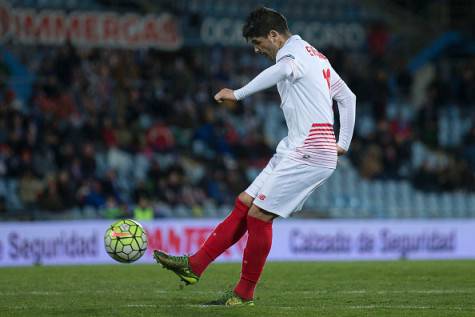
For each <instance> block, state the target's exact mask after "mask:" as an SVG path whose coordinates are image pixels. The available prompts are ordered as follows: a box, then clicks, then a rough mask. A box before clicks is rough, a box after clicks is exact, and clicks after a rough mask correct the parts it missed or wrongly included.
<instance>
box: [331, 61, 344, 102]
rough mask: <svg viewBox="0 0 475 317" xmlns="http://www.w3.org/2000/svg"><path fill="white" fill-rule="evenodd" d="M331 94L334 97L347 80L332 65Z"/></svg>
mask: <svg viewBox="0 0 475 317" xmlns="http://www.w3.org/2000/svg"><path fill="white" fill-rule="evenodd" d="M330 72H331V73H330V96H331V97H332V99H334V97H335V95H336V94H337V93H338V92H339V91H340V89H342V87H343V85H345V82H344V81H343V80H342V79H341V77H340V75H338V73H337V72H336V71H335V70H334V69H333V67H331V66H330Z"/></svg>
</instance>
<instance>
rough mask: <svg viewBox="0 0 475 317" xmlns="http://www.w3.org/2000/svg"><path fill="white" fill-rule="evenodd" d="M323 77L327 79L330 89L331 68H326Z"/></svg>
mask: <svg viewBox="0 0 475 317" xmlns="http://www.w3.org/2000/svg"><path fill="white" fill-rule="evenodd" d="M322 72H323V78H325V80H326V81H327V85H328V89H330V68H327V69H324V70H323V71H322Z"/></svg>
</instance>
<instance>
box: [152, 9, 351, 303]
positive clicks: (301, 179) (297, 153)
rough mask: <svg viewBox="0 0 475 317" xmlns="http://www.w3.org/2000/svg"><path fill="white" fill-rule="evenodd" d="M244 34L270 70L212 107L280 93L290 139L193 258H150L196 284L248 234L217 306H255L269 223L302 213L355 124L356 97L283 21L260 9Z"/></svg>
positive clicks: (342, 150)
mask: <svg viewBox="0 0 475 317" xmlns="http://www.w3.org/2000/svg"><path fill="white" fill-rule="evenodd" d="M242 33H243V36H244V37H245V38H246V40H247V41H249V42H251V43H252V45H253V46H254V51H255V52H256V53H258V54H263V55H265V56H267V57H268V58H270V59H271V60H272V61H275V64H274V65H272V66H271V67H269V68H267V69H265V70H264V71H263V72H261V73H260V74H259V75H257V77H255V78H254V79H253V80H251V81H250V82H249V83H248V84H247V85H245V86H244V87H242V88H240V89H237V90H231V89H228V88H224V89H222V90H221V91H219V92H218V93H217V94H216V95H215V96H214V98H215V100H216V101H217V102H223V101H236V100H241V99H243V98H245V97H247V96H249V95H252V94H254V93H256V92H258V91H261V90H264V89H266V88H269V87H272V86H274V85H277V89H278V92H279V94H280V97H281V99H282V103H281V106H280V107H281V108H282V111H283V112H284V116H285V121H286V123H287V127H288V136H287V137H285V138H284V139H283V140H282V141H280V143H279V145H278V146H277V150H276V153H275V154H274V156H273V157H272V158H271V160H270V161H269V163H268V164H267V166H266V167H265V168H264V170H263V171H262V172H261V173H260V174H259V175H258V176H257V177H256V179H255V180H254V182H253V183H252V184H251V185H250V186H249V187H248V188H247V189H246V190H245V191H244V192H242V193H241V194H239V196H238V197H237V199H236V202H235V206H234V209H233V210H232V211H231V213H230V214H229V215H228V217H227V218H226V219H224V221H223V222H221V223H220V224H219V225H218V226H217V227H216V228H215V229H214V231H213V232H212V233H211V235H210V236H209V237H208V239H207V240H206V241H205V243H204V244H203V245H202V246H201V248H200V249H199V250H198V251H197V252H196V253H195V254H193V255H191V256H171V255H168V254H166V253H165V252H162V251H154V257H155V259H156V261H157V262H158V263H160V264H161V265H162V266H163V267H165V268H167V269H169V270H172V271H173V272H175V273H176V274H177V275H178V276H179V277H180V279H181V280H182V281H184V282H185V283H186V284H195V283H197V282H198V281H199V279H200V276H201V275H202V273H203V272H204V271H205V269H206V268H207V267H208V265H209V264H210V263H211V262H213V261H214V260H215V259H216V258H217V257H218V256H219V255H220V254H222V253H223V252H224V251H225V250H226V249H228V248H229V247H230V246H232V245H233V244H234V243H236V242H237V241H238V240H239V239H240V238H241V237H242V236H243V235H244V233H245V232H246V231H247V232H248V239H247V244H246V247H245V249H244V255H243V261H242V271H241V277H240V280H239V282H238V283H237V285H236V287H235V288H234V290H232V291H228V292H226V293H225V294H224V295H223V297H222V298H220V299H218V300H217V301H214V302H211V304H217V305H254V302H253V298H254V289H255V288H256V284H257V282H258V281H259V278H260V276H261V273H262V270H263V268H264V264H265V263H266V259H267V255H268V254H269V251H270V249H271V244H272V221H273V220H274V219H275V218H276V217H283V218H287V217H289V216H290V215H291V214H292V213H294V212H296V211H299V210H301V209H302V206H303V204H304V202H305V201H306V200H307V198H308V197H309V196H310V195H311V194H312V193H313V192H314V191H315V189H316V188H318V187H319V186H321V185H322V184H323V183H324V182H325V181H326V180H327V179H328V178H329V177H330V175H332V173H333V171H334V170H335V168H336V165H337V156H338V155H343V154H345V153H346V152H347V150H348V147H349V145H350V141H351V138H352V135H353V128H354V124H355V108H356V97H355V95H354V94H353V93H352V92H351V90H350V89H349V88H348V86H347V85H346V84H345V82H344V81H343V80H342V79H341V78H340V76H338V74H337V73H336V72H335V70H334V69H333V68H332V67H331V65H330V63H329V61H328V59H327V58H326V57H325V56H324V55H323V54H322V53H320V52H319V51H318V50H316V49H315V48H314V47H313V46H312V45H310V44H309V43H307V42H306V41H304V40H303V39H302V38H300V36H298V35H292V34H291V33H290V31H289V28H288V26H287V21H286V19H285V18H284V16H283V15H281V14H280V13H278V12H276V11H274V10H272V9H268V8H265V7H261V8H258V9H256V10H254V11H253V12H251V13H250V15H249V16H248V17H247V19H246V23H245V24H244V26H243V30H242ZM333 100H336V102H337V104H338V109H339V112H340V131H339V137H338V143H337V142H336V139H335V135H334V132H333V121H334V116H333V109H332V105H333Z"/></svg>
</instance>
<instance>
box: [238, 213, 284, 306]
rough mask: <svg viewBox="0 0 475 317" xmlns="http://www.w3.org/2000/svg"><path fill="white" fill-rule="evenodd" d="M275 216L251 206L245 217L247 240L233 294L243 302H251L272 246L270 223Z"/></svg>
mask: <svg viewBox="0 0 475 317" xmlns="http://www.w3.org/2000/svg"><path fill="white" fill-rule="evenodd" d="M276 217H277V215H276V214H273V213H270V212H267V211H265V210H263V209H261V208H259V207H257V206H256V205H252V207H251V208H250V210H249V213H248V215H247V230H248V238H247V244H246V248H245V249H244V255H243V259H242V269H241V278H240V280H239V282H238V283H237V285H236V287H235V288H234V293H236V295H238V296H239V297H240V298H242V299H243V300H245V301H249V300H253V298H254V290H255V288H256V284H257V282H258V281H259V278H260V276H261V273H262V270H263V269H264V265H265V263H266V259H267V256H268V255H269V252H270V249H271V246H272V221H273V220H274V218H276Z"/></svg>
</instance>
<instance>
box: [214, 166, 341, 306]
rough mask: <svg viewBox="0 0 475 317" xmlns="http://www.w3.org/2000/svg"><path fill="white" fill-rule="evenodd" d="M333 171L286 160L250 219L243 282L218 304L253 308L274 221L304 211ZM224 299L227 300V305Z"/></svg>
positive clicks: (265, 187) (268, 182)
mask: <svg viewBox="0 0 475 317" xmlns="http://www.w3.org/2000/svg"><path fill="white" fill-rule="evenodd" d="M333 171H334V170H333V169H328V168H322V167H317V166H310V165H307V164H303V163H300V162H297V161H293V160H291V159H285V160H283V161H282V162H281V163H279V165H278V166H277V167H276V168H275V170H274V171H273V172H272V174H271V175H270V176H269V178H268V179H267V180H266V183H265V184H264V185H263V186H262V188H261V190H260V191H259V193H258V195H257V196H256V199H255V200H254V201H253V205H252V207H251V209H250V210H249V212H248V216H247V229H248V240H247V244H246V249H245V250H244V257H243V264H242V273H241V279H240V280H239V282H238V284H237V285H236V288H235V289H234V291H233V292H231V293H227V298H226V297H224V298H222V299H221V302H216V304H221V305H223V304H224V305H242V304H253V301H252V298H253V296H254V290H255V287H256V285H257V282H258V281H259V278H260V275H261V273H262V269H263V267H264V264H265V262H266V259H267V255H268V254H269V251H270V248H271V244H272V220H273V219H274V218H275V217H276V216H281V217H283V218H287V217H288V216H290V215H291V214H292V213H293V212H296V211H299V210H301V209H302V206H303V204H304V202H305V201H306V200H307V198H308V197H309V196H310V195H311V193H312V192H313V191H314V190H315V189H316V188H317V187H319V186H321V185H322V184H323V183H324V182H325V181H326V180H327V179H328V178H329V177H330V175H331V174H332V173H333ZM223 299H224V300H225V301H224V302H223Z"/></svg>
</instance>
